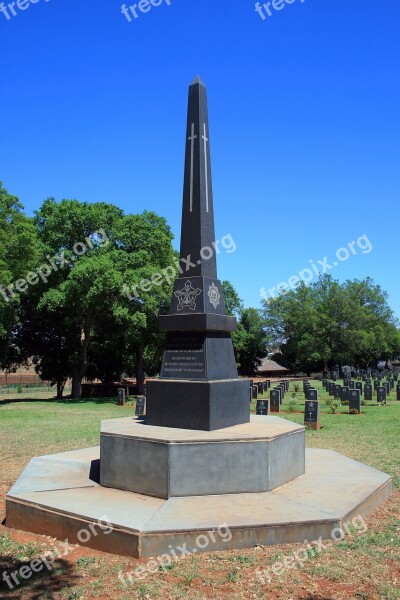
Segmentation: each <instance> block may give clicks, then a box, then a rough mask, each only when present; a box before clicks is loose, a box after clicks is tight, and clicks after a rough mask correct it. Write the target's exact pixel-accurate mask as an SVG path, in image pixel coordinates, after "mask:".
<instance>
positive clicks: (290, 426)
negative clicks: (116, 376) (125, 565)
mask: <svg viewBox="0 0 400 600" xmlns="http://www.w3.org/2000/svg"><path fill="white" fill-rule="evenodd" d="M304 432H305V430H304V427H303V426H302V425H296V424H294V423H291V422H289V421H286V420H285V419H279V418H277V417H271V418H270V417H266V416H264V417H263V416H259V417H252V420H251V422H250V423H245V424H242V425H236V426H235V427H231V428H228V429H223V430H218V431H213V432H204V431H203V432H199V431H196V430H193V431H191V433H190V434H188V431H187V430H178V429H172V430H170V429H169V428H167V429H166V428H162V427H153V426H148V425H144V424H143V423H140V422H137V421H134V420H133V419H131V418H128V419H125V420H123V419H122V420H121V419H118V423H113V421H107V422H103V423H102V431H101V438H100V454H101V468H100V473H101V475H100V483H101V485H103V486H105V487H111V488H116V489H123V490H128V491H131V492H138V493H141V494H148V495H150V496H156V497H159V498H170V497H173V496H206V495H210V494H217V495H220V494H240V493H254V492H266V491H270V490H273V489H274V488H276V487H278V486H279V485H282V484H284V483H287V482H288V481H291V480H292V479H294V478H295V477H300V476H301V475H303V474H304V468H305V458H304V453H305V437H304ZM160 436H161V437H160Z"/></svg>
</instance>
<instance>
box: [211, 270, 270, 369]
mask: <svg viewBox="0 0 400 600" xmlns="http://www.w3.org/2000/svg"><path fill="white" fill-rule="evenodd" d="M222 289H223V293H224V299H225V310H226V313H227V314H228V315H230V316H234V317H236V318H237V320H238V324H237V329H236V331H235V332H234V333H233V334H232V343H233V348H234V351H235V357H236V362H237V366H238V371H239V373H240V375H243V376H248V377H251V376H253V375H255V374H256V372H257V369H258V367H259V366H260V364H261V361H262V359H263V358H264V357H265V356H266V355H267V353H268V350H267V337H266V333H265V329H264V321H263V318H262V315H261V313H260V311H259V310H257V309H256V308H244V305H243V301H242V300H241V299H240V297H239V294H238V293H237V291H236V290H235V288H234V287H233V285H232V284H231V283H229V281H223V282H222Z"/></svg>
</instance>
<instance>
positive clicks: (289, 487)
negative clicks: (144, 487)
mask: <svg viewBox="0 0 400 600" xmlns="http://www.w3.org/2000/svg"><path fill="white" fill-rule="evenodd" d="M65 454H66V455H69V456H67V457H66V459H65V460H63V459H62V458H60V455H53V456H48V457H41V458H35V459H33V460H32V461H31V463H30V465H29V466H28V467H27V469H26V470H25V471H24V473H23V475H22V476H21V477H22V480H21V481H22V482H23V487H22V486H21V485H20V483H21V481H20V480H19V481H18V482H17V484H16V485H15V486H14V487H13V488H12V489H11V490H10V492H9V493H8V495H7V498H6V510H7V518H6V525H7V527H13V528H15V529H20V530H23V531H31V532H33V533H39V534H44V535H50V536H53V537H57V538H59V539H61V540H65V539H67V538H68V540H69V541H70V543H77V542H79V538H78V537H77V536H78V533H79V531H80V530H81V529H87V528H88V525H89V524H90V523H92V524H93V523H97V522H98V521H99V520H107V521H108V522H110V523H111V524H112V526H113V531H112V532H111V533H110V534H108V535H105V534H104V533H101V532H99V533H98V535H96V536H94V535H93V536H91V537H90V539H89V540H88V541H87V542H86V545H87V546H88V547H90V548H95V549H98V550H102V551H105V552H110V553H114V554H120V555H124V556H133V557H149V556H157V555H160V554H162V553H164V552H169V551H170V548H169V546H172V548H176V546H177V545H182V544H183V543H186V544H187V546H188V548H189V549H190V548H196V549H197V551H198V552H201V551H215V550H231V549H233V548H248V547H253V546H254V545H255V544H263V545H267V544H277V543H290V542H300V541H303V540H304V539H306V538H307V539H309V540H313V539H317V538H319V537H320V536H322V537H323V538H324V539H326V538H329V537H330V534H331V532H332V530H333V529H334V528H335V527H337V526H340V525H341V524H342V523H343V522H345V521H346V520H348V519H351V518H353V517H354V516H358V515H360V514H361V515H363V516H366V515H367V514H369V513H371V512H372V511H374V510H375V509H376V508H377V507H378V506H379V505H380V504H381V503H382V502H384V501H385V499H386V498H388V496H390V494H391V490H392V481H391V478H390V477H389V476H388V475H386V474H385V473H382V472H381V471H377V470H376V469H373V468H371V467H368V466H366V465H363V464H361V463H359V462H357V461H354V460H351V459H349V458H347V457H345V456H342V455H340V454H338V453H336V452H333V451H330V450H319V449H311V450H306V474H305V475H304V476H302V477H299V478H297V479H295V480H293V481H291V482H290V483H287V484H285V485H282V486H281V487H279V488H277V489H275V490H274V491H272V492H262V493H250V494H233V495H232V494H229V495H210V496H189V497H181V498H170V499H169V500H162V499H159V498H154V497H150V496H145V495H141V494H137V493H133V492H124V491H120V490H115V489H109V488H104V487H101V486H100V485H99V484H97V483H95V482H93V481H92V480H90V479H89V473H90V470H91V467H92V461H93V460H96V459H98V458H99V449H97V452H96V450H95V449H89V450H82V451H76V452H74V453H65ZM72 454H73V456H71V455H72ZM61 456H62V455H61ZM51 464H53V466H54V469H55V470H54V472H53V473H54V474H55V476H56V480H57V482H58V483H59V482H62V481H64V482H65V487H64V488H63V489H54V485H53V481H52V479H51V477H52V476H51V475H50V473H51V471H50V470H49V469H50V465H51ZM44 469H46V471H44ZM85 470H86V480H85V478H82V474H83V472H84V471H85ZM45 472H46V473H47V475H44V473H45ZM76 473H79V476H78V477H75V474H76ZM47 478H48V479H49V482H48V484H47V486H44V484H43V479H47ZM69 486H71V487H69ZM45 487H47V489H48V490H49V491H45V489H44V488H45ZM24 490H29V491H24ZM224 524H226V526H227V527H228V528H229V531H230V533H231V536H232V537H231V539H230V541H224V539H223V538H222V536H220V535H218V534H216V533H214V536H213V537H214V539H215V542H212V541H210V543H209V544H208V545H207V546H205V547H204V548H200V547H199V546H198V545H197V540H198V536H199V535H200V534H202V535H204V536H208V537H209V538H210V540H211V536H210V534H209V532H210V531H213V530H214V532H215V531H218V528H219V527H221V526H222V525H224Z"/></svg>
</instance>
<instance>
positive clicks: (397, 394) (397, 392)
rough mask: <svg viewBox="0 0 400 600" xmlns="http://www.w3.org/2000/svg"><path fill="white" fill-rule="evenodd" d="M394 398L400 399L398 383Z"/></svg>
mask: <svg viewBox="0 0 400 600" xmlns="http://www.w3.org/2000/svg"><path fill="white" fill-rule="evenodd" d="M396 398H397V400H400V383H398V384H397V386H396Z"/></svg>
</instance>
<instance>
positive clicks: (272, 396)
mask: <svg viewBox="0 0 400 600" xmlns="http://www.w3.org/2000/svg"><path fill="white" fill-rule="evenodd" d="M289 383H290V382H289V381H288V380H285V381H281V382H279V383H278V384H277V386H276V387H275V388H274V389H271V382H270V381H262V382H261V381H259V382H257V384H255V385H254V384H253V382H252V381H251V382H250V394H251V398H250V399H251V400H257V405H256V414H257V415H263V416H265V415H268V414H270V413H279V412H280V410H281V406H282V402H283V400H284V398H285V394H286V392H288V391H289ZM268 390H269V399H268V400H264V399H258V395H259V394H265V393H266V392H267V391H268Z"/></svg>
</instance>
